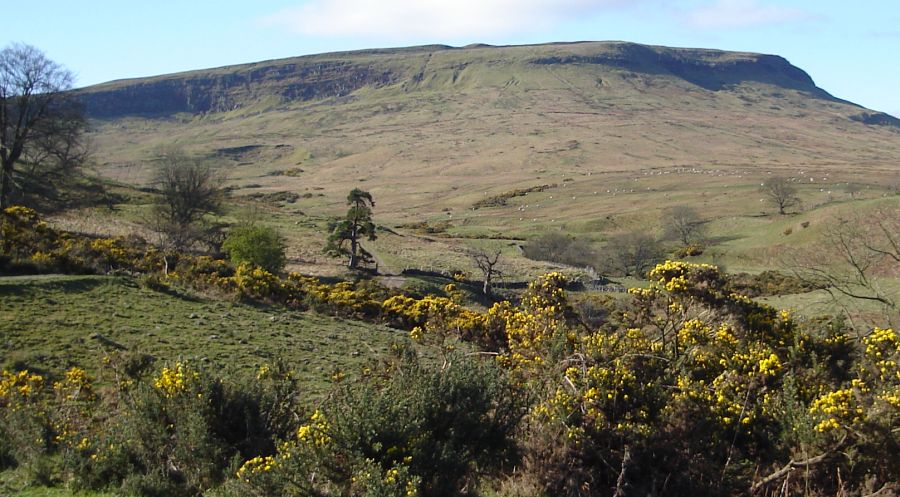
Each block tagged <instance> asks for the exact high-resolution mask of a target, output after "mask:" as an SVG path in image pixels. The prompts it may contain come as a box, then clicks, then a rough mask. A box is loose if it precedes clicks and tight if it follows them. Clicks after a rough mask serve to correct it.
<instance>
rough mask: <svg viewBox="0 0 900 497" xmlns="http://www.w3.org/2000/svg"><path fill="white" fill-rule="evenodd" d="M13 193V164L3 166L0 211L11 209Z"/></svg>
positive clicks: (0, 178) (0, 182) (0, 179)
mask: <svg viewBox="0 0 900 497" xmlns="http://www.w3.org/2000/svg"><path fill="white" fill-rule="evenodd" d="M11 193H12V164H11V163H10V164H9V165H7V164H6V163H4V164H3V168H2V170H0V211H2V210H4V209H6V208H7V207H9V203H10V198H9V196H10V194H11Z"/></svg>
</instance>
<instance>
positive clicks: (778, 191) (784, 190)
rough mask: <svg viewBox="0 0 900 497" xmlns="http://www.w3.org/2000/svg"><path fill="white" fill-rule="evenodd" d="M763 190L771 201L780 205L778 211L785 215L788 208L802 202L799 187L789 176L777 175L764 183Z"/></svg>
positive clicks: (777, 205)
mask: <svg viewBox="0 0 900 497" xmlns="http://www.w3.org/2000/svg"><path fill="white" fill-rule="evenodd" d="M762 192H763V193H764V194H765V195H766V196H767V197H768V198H769V201H770V202H772V203H773V204H775V206H776V207H778V213H779V214H782V215H784V214H785V213H786V211H787V209H790V208H791V207H794V206H795V205H799V204H800V197H798V196H797V188H796V187H794V185H792V184H791V182H790V181H788V179H787V178H783V177H780V176H776V177H774V178H770V179H769V180H768V181H766V182H765V183H763V186H762Z"/></svg>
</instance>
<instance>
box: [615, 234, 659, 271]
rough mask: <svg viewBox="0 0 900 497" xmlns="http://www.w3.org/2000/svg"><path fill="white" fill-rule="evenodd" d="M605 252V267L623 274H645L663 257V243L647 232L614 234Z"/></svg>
mask: <svg viewBox="0 0 900 497" xmlns="http://www.w3.org/2000/svg"><path fill="white" fill-rule="evenodd" d="M604 253H605V257H604V260H603V265H604V269H605V270H607V271H609V272H612V273H618V274H621V275H623V276H643V275H644V274H645V273H646V272H647V271H649V270H650V268H651V267H652V266H653V265H654V264H656V263H657V262H659V261H660V260H661V259H662V258H663V249H662V245H661V244H660V243H659V241H658V240H657V239H656V238H654V237H653V236H651V235H648V234H646V233H625V234H622V235H618V236H613V237H611V238H610V239H609V241H608V242H607V244H606V247H605V248H604Z"/></svg>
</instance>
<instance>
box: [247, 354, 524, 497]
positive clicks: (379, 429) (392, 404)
mask: <svg viewBox="0 0 900 497" xmlns="http://www.w3.org/2000/svg"><path fill="white" fill-rule="evenodd" d="M384 373H390V375H389V376H387V377H381V376H379V375H373V376H371V377H369V379H368V380H366V381H364V382H362V383H358V384H351V385H348V386H345V387H344V388H342V389H341V390H340V391H338V392H337V394H336V395H334V396H333V397H332V398H331V399H330V400H329V401H327V402H326V403H325V404H324V405H323V406H322V407H321V408H320V409H318V410H316V411H315V412H314V413H313V414H312V415H311V416H310V417H309V419H308V421H307V422H306V423H304V424H303V425H301V426H300V427H299V428H298V430H297V433H296V436H295V437H292V438H291V439H289V440H286V441H285V442H284V443H283V444H281V445H280V446H279V449H278V452H277V454H275V455H273V456H271V457H261V458H257V459H254V460H250V461H247V462H246V463H245V464H244V465H243V466H242V467H241V469H240V470H239V471H238V473H237V474H238V476H239V477H240V478H241V479H242V480H243V481H244V482H245V483H246V484H247V486H248V487H249V488H251V489H253V490H255V491H256V493H258V494H277V495H394V496H407V497H411V496H414V495H435V496H443V495H448V496H449V495H460V493H461V489H463V488H465V487H467V486H468V487H472V486H474V485H475V484H476V483H477V479H478V477H479V476H481V475H483V474H490V473H491V472H494V471H497V470H499V469H501V468H503V467H504V466H505V465H506V463H508V462H511V461H514V456H515V452H514V450H513V449H514V442H513V434H514V431H515V428H516V426H517V425H518V422H519V420H520V419H521V418H522V416H523V414H524V403H523V402H522V401H521V400H520V399H521V396H520V394H519V393H517V392H516V391H515V390H514V389H513V388H512V386H511V385H510V384H509V383H508V382H507V381H506V380H505V378H504V374H503V373H502V372H501V371H500V370H499V369H498V368H496V366H494V365H492V364H490V363H489V362H484V361H479V360H474V359H471V358H466V357H465V356H463V355H459V354H456V355H454V356H453V359H452V360H451V361H450V362H449V363H447V364H445V366H444V367H443V368H438V367H437V366H435V365H428V364H426V363H423V362H422V361H421V360H420V359H418V358H416V356H415V355H414V354H413V353H411V352H410V351H400V353H399V356H398V358H397V359H396V360H395V362H393V363H390V365H389V369H388V370H386V371H384Z"/></svg>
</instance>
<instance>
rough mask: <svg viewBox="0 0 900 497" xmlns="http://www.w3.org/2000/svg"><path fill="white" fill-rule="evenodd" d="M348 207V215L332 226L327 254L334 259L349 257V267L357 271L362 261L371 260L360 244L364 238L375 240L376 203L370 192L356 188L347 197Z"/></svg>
mask: <svg viewBox="0 0 900 497" xmlns="http://www.w3.org/2000/svg"><path fill="white" fill-rule="evenodd" d="M347 205H349V206H350V208H349V209H348V210H347V215H346V216H345V217H344V219H341V220H340V221H337V222H336V223H334V224H333V225H332V228H331V236H329V237H328V244H327V245H326V246H325V252H326V253H328V254H330V255H332V256H334V257H347V258H348V262H347V267H349V268H350V269H356V268H357V266H359V263H360V261H368V260H370V258H371V256H370V254H369V253H368V252H366V251H365V250H364V249H363V248H362V247H361V246H360V244H359V242H360V240H361V239H362V238H363V237H365V238H367V239H368V240H374V239H375V223H373V222H372V208H373V207H375V201H374V200H372V194H370V193H369V192H367V191H363V190H360V189H359V188H354V189H353V191H351V192H350V194H349V195H347Z"/></svg>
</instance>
